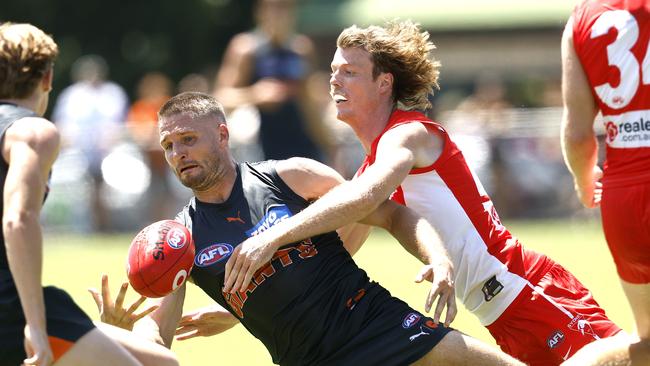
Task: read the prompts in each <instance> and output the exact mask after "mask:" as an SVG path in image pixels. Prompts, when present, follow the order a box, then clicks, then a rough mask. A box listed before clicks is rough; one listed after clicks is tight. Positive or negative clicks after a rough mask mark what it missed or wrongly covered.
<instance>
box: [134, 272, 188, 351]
mask: <svg viewBox="0 0 650 366" xmlns="http://www.w3.org/2000/svg"><path fill="white" fill-rule="evenodd" d="M186 286H187V285H186V284H183V285H182V286H181V287H180V288H178V289H177V290H176V291H174V292H172V293H171V294H170V295H167V296H165V297H164V298H162V299H161V300H160V303H159V307H158V309H157V310H156V311H154V312H153V313H151V314H150V315H149V316H146V317H144V318H143V319H142V320H140V321H139V322H138V323H136V325H135V326H134V328H133V329H134V331H136V329H137V333H139V334H143V335H144V336H146V337H147V338H149V339H153V340H154V341H155V342H157V343H161V341H162V343H161V344H163V345H164V346H165V347H167V348H170V347H171V345H172V341H173V340H174V334H175V333H176V328H177V327H178V322H179V320H180V319H181V315H182V313H183V304H184V302H185V289H186ZM143 321H144V322H143ZM140 323H142V324H140Z"/></svg>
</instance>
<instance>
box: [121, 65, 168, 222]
mask: <svg viewBox="0 0 650 366" xmlns="http://www.w3.org/2000/svg"><path fill="white" fill-rule="evenodd" d="M172 93H173V84H172V81H171V80H170V79H169V77H167V75H165V74H163V73H160V72H149V73H147V74H145V75H144V76H143V77H142V78H141V79H140V82H139V83H138V88H137V99H136V101H135V102H133V104H132V105H131V108H130V109H129V112H128V115H127V118H126V125H127V128H128V130H129V133H130V134H131V137H132V138H133V140H134V141H135V142H136V143H137V144H138V147H139V148H140V150H141V151H142V152H143V153H144V155H145V159H146V161H147V163H148V166H149V169H150V170H151V183H150V187H149V189H148V190H147V207H148V221H157V220H162V219H164V218H167V217H171V216H172V215H173V214H174V213H175V211H176V208H175V207H170V206H173V205H174V200H171V199H161V197H168V196H169V195H170V194H171V191H170V188H169V184H168V183H167V164H166V162H165V158H164V157H163V156H161V154H160V143H159V141H158V110H159V109H160V107H162V106H163V104H165V102H167V100H169V98H171V94H172Z"/></svg>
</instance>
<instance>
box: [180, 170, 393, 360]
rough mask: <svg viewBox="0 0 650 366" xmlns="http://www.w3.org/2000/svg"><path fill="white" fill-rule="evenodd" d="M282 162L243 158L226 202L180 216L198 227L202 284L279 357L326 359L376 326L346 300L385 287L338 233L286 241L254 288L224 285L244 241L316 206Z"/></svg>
mask: <svg viewBox="0 0 650 366" xmlns="http://www.w3.org/2000/svg"><path fill="white" fill-rule="evenodd" d="M275 163H276V162H275V161H266V162H261V163H252V164H251V163H245V164H239V165H238V167H237V172H238V175H237V180H236V182H235V185H234V188H233V190H232V193H231V195H230V197H229V198H228V199H227V200H226V201H225V202H223V203H221V204H211V203H205V202H201V201H198V200H196V199H195V198H193V199H192V200H191V201H190V204H188V205H187V206H186V207H185V208H184V210H183V211H182V212H181V213H179V215H178V216H177V219H178V220H179V221H181V222H183V223H184V224H185V225H186V226H187V227H188V228H189V229H190V230H191V232H192V235H193V239H194V242H195V245H196V256H195V262H194V268H193V270H192V273H191V277H192V279H193V281H194V283H195V284H196V285H198V286H199V287H201V289H203V291H205V292H206V293H207V294H208V295H209V296H210V297H211V298H212V299H214V300H215V301H216V302H217V303H219V304H220V305H221V306H223V307H224V308H226V309H228V310H229V311H230V312H231V313H232V314H233V315H235V316H236V317H237V318H238V319H239V320H240V322H241V323H242V324H243V325H244V327H246V329H247V330H248V331H249V332H250V333H251V334H253V335H254V336H255V337H257V338H258V339H259V340H260V341H262V343H264V345H265V346H266V348H267V349H268V351H269V353H270V354H271V356H272V358H273V361H274V362H275V363H280V364H283V365H316V364H321V363H323V360H324V359H327V358H328V357H330V356H331V355H334V354H336V351H337V350H339V349H340V348H342V345H345V344H346V343H347V342H352V341H351V338H352V337H353V336H354V335H355V334H356V333H355V332H358V331H359V329H365V327H367V326H368V324H365V321H364V319H363V318H359V320H358V321H357V320H355V317H353V316H350V314H349V311H347V310H346V309H345V306H344V305H343V304H345V301H346V300H347V299H348V298H349V297H350V296H353V295H354V294H356V293H357V291H358V290H359V289H361V288H363V289H365V290H364V291H365V297H364V299H367V300H368V301H372V299H373V298H374V295H373V294H374V293H375V292H376V291H374V290H373V288H380V286H379V285H377V284H374V283H372V282H370V281H369V279H368V277H367V275H366V273H365V272H364V271H363V270H361V269H359V268H358V267H357V266H356V264H355V263H354V262H353V260H352V258H351V257H350V255H349V253H348V252H347V251H346V250H345V249H344V247H343V245H342V243H341V241H340V239H339V237H338V235H337V234H336V233H335V232H329V233H325V234H322V235H318V236H315V237H312V238H310V239H307V240H303V241H302V242H299V243H293V244H289V245H285V246H283V247H281V248H280V249H279V250H278V251H277V252H276V254H275V255H274V256H273V259H272V260H271V262H269V263H268V264H267V265H265V266H263V267H261V268H260V269H259V270H258V271H257V272H256V273H255V275H254V276H253V281H252V282H251V284H250V286H249V287H248V289H247V291H246V292H244V293H236V294H229V293H223V292H222V291H221V290H222V287H223V284H224V270H225V264H226V261H227V259H228V258H229V256H230V254H231V253H232V251H233V249H234V247H236V245H238V244H239V243H241V242H242V241H244V240H245V239H246V238H248V237H250V236H253V235H256V234H258V233H261V232H263V231H264V230H266V229H268V228H269V227H271V226H273V225H275V224H277V223H279V222H281V221H282V220H284V219H286V218H288V217H290V216H292V215H293V214H295V213H297V212H299V211H300V210H302V209H303V208H304V207H306V206H307V205H308V202H307V201H305V200H304V199H303V198H302V197H300V196H298V195H297V194H296V193H294V192H293V191H292V190H291V189H290V188H289V187H288V186H287V185H286V184H285V183H284V182H283V181H282V179H281V178H280V177H279V176H278V175H277V173H276V171H275ZM384 291H385V290H384ZM342 321H344V323H343V324H344V326H342V325H341V322H342ZM324 363H327V362H324Z"/></svg>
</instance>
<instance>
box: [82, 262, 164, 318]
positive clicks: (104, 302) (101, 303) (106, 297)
mask: <svg viewBox="0 0 650 366" xmlns="http://www.w3.org/2000/svg"><path fill="white" fill-rule="evenodd" d="M128 288H129V283H128V282H124V283H122V286H121V287H120V292H119V293H118V294H117V298H116V299H115V302H113V299H112V297H111V291H110V289H109V286H108V276H107V275H105V274H104V275H102V293H101V296H100V294H99V292H98V291H97V290H96V289H94V288H89V289H88V291H89V292H90V294H91V295H92V296H93V299H94V300H95V303H96V304H97V310H99V315H100V320H101V321H102V322H104V323H106V324H111V325H114V326H116V327H119V328H123V329H126V330H133V325H134V324H135V322H137V321H138V320H140V319H142V318H144V317H145V316H147V315H148V314H149V313H151V312H152V311H154V310H156V309H158V305H153V306H150V307H148V308H147V309H145V310H143V311H141V312H139V313H137V314H136V310H138V308H139V307H140V305H142V303H143V302H144V301H145V300H146V299H147V298H146V297H144V296H140V298H139V299H138V300H136V301H135V302H134V303H133V304H131V306H129V308H128V309H124V306H123V305H124V297H125V296H126V290H127V289H128Z"/></svg>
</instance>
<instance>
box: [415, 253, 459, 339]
mask: <svg viewBox="0 0 650 366" xmlns="http://www.w3.org/2000/svg"><path fill="white" fill-rule="evenodd" d="M453 278H454V270H453V268H452V265H451V263H449V262H448V261H444V262H440V263H437V264H435V265H434V264H428V265H425V266H423V267H422V269H420V273H418V275H417V277H416V278H415V282H417V283H420V282H422V281H424V280H427V281H430V282H431V290H430V291H429V294H428V296H427V300H426V302H425V304H424V310H426V312H429V311H431V306H432V305H433V303H434V301H435V300H436V298H438V304H437V305H436V309H435V312H434V313H433V321H434V322H435V323H436V324H438V322H439V321H440V316H441V315H442V311H443V310H444V308H445V306H447V314H446V316H445V326H446V327H448V326H449V324H451V322H452V321H454V318H456V314H457V312H458V309H457V308H456V294H455V290H454V280H453Z"/></svg>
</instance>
